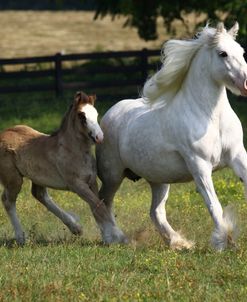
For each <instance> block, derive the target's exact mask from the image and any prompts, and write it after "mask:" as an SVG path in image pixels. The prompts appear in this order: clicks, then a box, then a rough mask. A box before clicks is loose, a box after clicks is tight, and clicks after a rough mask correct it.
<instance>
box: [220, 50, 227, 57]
mask: <svg viewBox="0 0 247 302" xmlns="http://www.w3.org/2000/svg"><path fill="white" fill-rule="evenodd" d="M219 56H220V57H222V58H226V57H227V56H228V54H227V52H225V51H220V52H219Z"/></svg>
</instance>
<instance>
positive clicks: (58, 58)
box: [0, 49, 160, 96]
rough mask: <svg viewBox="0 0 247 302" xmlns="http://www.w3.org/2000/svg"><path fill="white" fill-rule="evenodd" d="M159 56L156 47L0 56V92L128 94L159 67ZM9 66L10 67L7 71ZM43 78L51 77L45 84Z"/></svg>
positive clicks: (58, 94) (140, 85)
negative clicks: (8, 57)
mask: <svg viewBox="0 0 247 302" xmlns="http://www.w3.org/2000/svg"><path fill="white" fill-rule="evenodd" d="M159 55H160V51H159V50H148V49H143V50H140V51H118V52H112V51H111V52H95V53H81V54H65V55H63V54H61V53H58V54H56V55H55V56H42V57H33V58H15V59H0V93H7V94H9V93H21V92H37V91H39V92H41V91H54V92H55V93H56V95H57V96H61V95H62V94H63V92H64V91H66V90H68V89H73V90H77V89H82V90H83V89H85V90H86V91H88V89H89V90H91V91H94V92H95V93H97V94H98V91H100V94H104V92H102V90H103V89H107V90H108V92H109V91H110V90H111V89H114V91H116V90H118V91H119V92H123V91H125V90H127V91H126V95H128V93H127V92H128V89H129V88H128V87H131V86H132V88H133V87H134V90H135V91H136V95H137V93H138V91H137V90H138V88H137V87H139V89H140V88H141V87H142V85H143V83H144V82H145V80H146V78H147V76H148V74H149V73H150V71H151V70H154V71H156V70H157V69H158V68H159V63H158V62H159V61H158V56H159ZM152 57H156V61H154V58H153V59H152ZM113 60H115V61H114V63H112V61H113ZM80 61H81V62H82V61H83V62H84V63H83V64H79V62H80ZM89 62H90V64H89ZM126 62H127V63H126ZM73 64H74V65H73ZM10 65H12V66H10ZM13 66H14V68H13ZM30 66H31V67H30ZM34 66H36V67H34ZM47 66H48V68H47ZM10 67H11V68H12V70H8V69H10ZM15 68H16V69H18V70H16V69H15ZM32 68H33V69H32ZM37 68H38V70H37ZM90 76H91V77H90ZM44 79H50V80H49V81H48V82H47V83H46V81H44ZM23 80H26V81H24V82H23ZM1 81H2V83H1ZM122 94H123V93H122ZM129 96H130V95H129Z"/></svg>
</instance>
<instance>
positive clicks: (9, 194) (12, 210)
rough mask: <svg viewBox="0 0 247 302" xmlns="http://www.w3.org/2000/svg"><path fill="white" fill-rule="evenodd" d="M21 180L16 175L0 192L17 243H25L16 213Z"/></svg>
mask: <svg viewBox="0 0 247 302" xmlns="http://www.w3.org/2000/svg"><path fill="white" fill-rule="evenodd" d="M22 182H23V181H22V177H21V176H19V175H16V177H15V178H14V179H12V180H11V181H8V185H7V186H4V191H3V194H2V202H3V205H4V207H5V210H6V212H7V214H8V216H9V218H10V221H11V224H12V226H13V228H14V231H15V239H16V242H17V244H19V245H24V244H25V233H24V231H23V230H22V226H21V223H20V221H19V219H18V216H17V214H16V198H17V196H18V194H19V192H20V190H21V186H22Z"/></svg>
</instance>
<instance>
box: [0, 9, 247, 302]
mask: <svg viewBox="0 0 247 302" xmlns="http://www.w3.org/2000/svg"><path fill="white" fill-rule="evenodd" d="M8 14H9V15H8ZM46 14H47V16H49V18H48V17H47V18H46V19H45V20H43V21H42V22H41V21H40V24H45V25H46V26H47V27H49V26H51V27H49V28H54V29H56V27H52V25H49V24H46V23H47V22H48V20H51V23H52V22H55V20H56V14H55V15H49V13H46ZM61 14H62V13H61ZM0 15H1V18H0V23H1V22H3V23H2V24H5V26H7V27H8V26H9V27H8V28H9V29H8V30H9V32H8V35H9V37H7V38H8V40H4V41H5V42H4V43H1V46H0V51H1V52H2V53H4V56H6V57H9V56H18V55H19V56H22V55H29V54H31V55H39V54H44V52H46V51H47V52H49V54H50V53H53V52H57V50H58V46H54V45H53V44H52V43H53V42H52V41H53V40H54V39H52V37H51V40H50V42H49V43H48V42H47V41H48V40H46V38H44V40H43V41H46V42H45V43H44V42H43V44H42V39H43V37H41V36H40V40H41V41H40V43H41V44H38V46H35V45H32V44H30V45H32V47H30V49H29V50H30V53H29V52H28V48H27V47H26V46H25V45H24V44H25V43H24V42H25V39H26V38H25V35H24V36H23V37H24V38H23V40H22V39H19V41H18V42H16V40H15V39H14V37H16V36H15V30H16V35H17V36H18V30H20V31H21V30H22V29H21V28H20V24H21V25H23V27H25V26H26V23H25V19H23V20H24V21H22V22H20V21H18V22H19V23H18V22H17V20H19V19H18V14H16V15H15V14H14V12H8V13H6V14H5V13H1V14H0ZM20 15H22V16H24V15H25V13H24V12H22V13H20ZM26 16H27V17H26V18H27V19H28V20H36V19H38V18H37V16H36V17H35V15H33V14H32V13H31V12H30V14H27V15H26ZM4 18H5V19H4ZM11 18H12V19H11ZM40 18H41V17H40ZM71 18H72V17H70V18H68V21H66V22H70V20H71ZM13 19H15V20H16V22H10V24H13V26H12V30H11V25H10V24H8V23H7V20H13ZM3 20H5V21H3ZM108 21H109V20H108ZM64 22H65V21H64ZM6 24H7V25H6ZM59 24H61V23H59ZM62 24H64V23H62ZM66 24H67V23H66ZM114 24H115V23H114ZM121 24H122V23H121ZM0 25H1V24H0ZM33 26H34V25H33V24H31V25H30V27H33ZM54 26H55V25H54ZM1 30H3V28H2V26H0V31H1ZM23 30H24V29H23ZM61 31H62V29H61ZM31 32H33V31H32V30H31V29H30V31H29V30H27V35H28V33H31ZM4 33H5V32H4ZM46 33H48V31H46ZM59 33H60V31H59V30H58V31H57V35H59ZM70 34H71V40H74V41H76V43H77V46H75V48H71V49H69V50H70V51H73V52H74V51H75V50H77V49H78V51H81V49H80V48H79V46H78V45H79V44H80V43H78V41H83V39H82V37H80V36H77V35H76V34H75V35H72V32H71V31H70ZM1 35H2V34H1ZM19 35H21V34H20V33H19ZM32 35H33V39H34V40H35V41H36V42H37V41H38V39H37V37H36V34H35V31H34V32H33V34H32ZM32 35H31V34H30V36H29V38H28V39H30V41H31V40H32V39H31V37H32ZM45 36H46V35H45ZM101 36H102V35H101ZM2 37H3V35H2ZM126 37H128V35H126ZM129 37H130V36H129ZM7 38H6V37H5V36H4V37H3V39H7ZM53 38H54V37H53ZM122 38H123V36H121V39H122ZM121 39H119V40H121ZM131 39H132V38H130V39H127V40H125V41H124V40H123V41H124V42H121V43H123V44H124V45H126V48H128V49H129V48H130V44H131V43H130V42H132V41H131ZM55 40H56V41H59V38H56V39H55ZM95 40H96V38H95ZM105 40H106V41H108V43H106V45H107V44H109V43H110V42H109V40H107V38H105ZM113 40H115V39H113ZM11 41H12V42H13V41H15V43H13V45H12V44H11ZM64 41H66V39H65V40H62V41H59V43H61V45H62V44H64ZM7 42H8V43H7ZM66 42H67V41H66ZM88 43H89V42H88ZM135 43H136V40H135V39H134V37H133V43H132V44H133V45H135V47H136V48H139V47H138V45H139V44H138V43H139V42H138V43H136V44H135ZM157 43H159V42H157ZM7 44H9V45H11V47H9V46H7ZM34 44H35V43H34ZM81 44H83V43H81ZM84 44H85V45H86V42H85V43H84ZM96 44H97V43H95V44H94V46H92V49H91V48H90V49H89V50H93V47H96V46H97V45H96ZM123 44H122V45H123ZM42 45H43V46H42ZM44 45H45V46H47V48H46V47H44ZM95 45H96V46H95ZM122 45H120V46H119V47H120V49H123V48H122ZM12 46H13V50H11V48H12ZM114 47H115V46H114ZM103 48H105V46H103ZM72 97H73V96H72V94H70V93H67V94H65V96H64V98H61V99H55V98H54V96H52V95H51V94H30V95H29V94H20V95H11V96H1V102H0V130H2V129H4V128H6V127H8V126H11V125H13V124H20V123H21V124H28V125H30V126H32V127H34V128H36V129H38V130H40V131H43V132H47V133H49V132H51V131H52V130H54V129H55V128H56V127H58V125H59V122H60V120H61V117H62V115H63V113H64V112H65V110H66V108H67V106H68V104H69V103H70V101H71V99H72ZM96 104H97V105H96V107H97V109H98V111H99V112H100V116H102V114H103V113H104V112H105V111H106V110H107V108H108V107H109V106H110V105H111V103H100V102H98V103H96ZM232 105H233V107H234V109H235V111H236V112H237V113H238V115H239V116H240V118H241V121H242V123H243V127H244V131H245V134H246V135H245V136H246V137H247V128H246V126H247V105H246V104H244V103H237V102H236V101H233V102H232ZM214 184H215V188H216V192H217V194H218V197H219V199H220V201H221V202H222V205H223V206H226V205H227V204H233V205H234V207H235V209H236V213H237V217H238V224H239V228H240V234H239V238H238V247H237V249H232V250H231V249H229V250H227V251H224V252H222V253H217V252H215V251H214V250H213V249H212V248H211V247H210V242H209V241H210V234H211V231H212V229H213V224H212V221H211V218H210V216H209V214H208V212H207V209H206V207H205V206H204V204H203V201H202V198H201V197H200V195H199V194H197V193H196V192H195V186H194V184H193V183H189V184H177V185H173V186H172V188H171V194H170V197H169V201H168V205H167V214H168V217H169V220H170V222H171V224H172V225H173V226H174V228H175V229H177V230H181V231H182V233H183V234H185V236H186V237H187V238H188V239H191V240H194V241H195V243H196V246H195V248H194V250H192V251H187V252H186V251H182V252H175V251H172V250H169V249H168V248H167V246H166V245H165V244H164V242H163V241H162V240H161V238H160V237H159V235H158V234H157V232H156V231H155V229H154V228H153V226H152V223H151V221H150V219H149V205H150V192H149V188H148V186H147V185H146V183H145V182H144V181H142V180H141V181H139V182H137V183H131V182H130V181H124V183H123V185H122V186H121V188H120V190H119V191H118V193H117V196H116V199H115V212H116V215H117V221H118V223H119V225H120V227H121V228H122V229H123V230H124V231H125V232H126V233H127V235H128V236H129V238H130V240H131V242H130V244H129V245H125V246H123V245H113V246H110V247H108V246H103V245H102V244H101V241H100V236H99V232H98V230H97V228H96V226H95V223H94V220H93V218H92V215H91V214H90V211H89V209H88V206H87V205H86V203H85V202H84V201H81V200H80V199H79V198H78V197H77V196H76V195H74V194H72V193H69V192H61V191H54V190H50V194H51V195H52V197H53V198H54V199H55V200H56V201H57V203H58V204H59V205H60V206H61V207H63V208H64V209H66V210H67V211H71V212H74V213H76V214H77V215H78V216H79V217H80V222H81V223H82V225H83V229H84V234H83V236H82V237H75V236H73V235H71V234H70V233H69V231H68V230H67V229H66V228H65V227H64V226H63V225H62V224H61V223H60V221H58V220H57V219H56V218H55V217H54V216H53V215H52V214H50V213H48V212H47V211H46V210H45V208H44V207H43V206H41V205H40V204H39V203H37V202H36V201H35V200H34V199H33V197H32V196H31V194H30V183H29V181H27V180H26V181H25V183H24V186H23V190H22V192H21V194H20V195H19V198H18V202H17V208H18V213H19V216H20V219H21V222H22V224H23V227H24V229H25V230H26V232H27V235H28V240H27V244H26V246H24V247H23V248H20V247H17V246H16V244H15V242H14V241H13V240H12V238H13V231H12V227H11V225H10V223H9V221H8V218H7V216H6V214H5V212H4V210H3V208H2V207H0V258H1V261H0V301H11V302H12V301H18V302H19V301H25V302H26V301H47V302H50V301H66V302H67V301H90V302H91V301H102V302H103V301H104V302H108V301H109V302H111V301H112V302H113V301H114V302H115V301H130V302H132V301H147V302H149V301H151V302H153V301H174V302H177V301H179V302H180V301H182V302H184V301H185V302H186V301H188V302H190V301H195V302H198V301H208V302H212V301H213V302H214V301H219V302H221V301H223V300H224V301H225V302H228V301H229V302H231V301H243V302H244V301H246V297H247V266H246V261H247V226H246V217H247V203H246V202H245V200H244V192H243V186H242V183H240V182H239V180H238V179H237V178H236V177H235V176H234V175H233V173H232V172H231V171H229V170H223V171H221V172H217V173H216V174H215V175H214Z"/></svg>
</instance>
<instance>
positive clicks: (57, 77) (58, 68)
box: [55, 53, 63, 97]
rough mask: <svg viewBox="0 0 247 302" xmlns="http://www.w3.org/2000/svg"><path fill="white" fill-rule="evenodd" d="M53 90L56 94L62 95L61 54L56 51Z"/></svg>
mask: <svg viewBox="0 0 247 302" xmlns="http://www.w3.org/2000/svg"><path fill="white" fill-rule="evenodd" d="M55 90H56V96H57V97H59V96H62V95H63V74H62V55H61V53H57V54H56V55H55Z"/></svg>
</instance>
